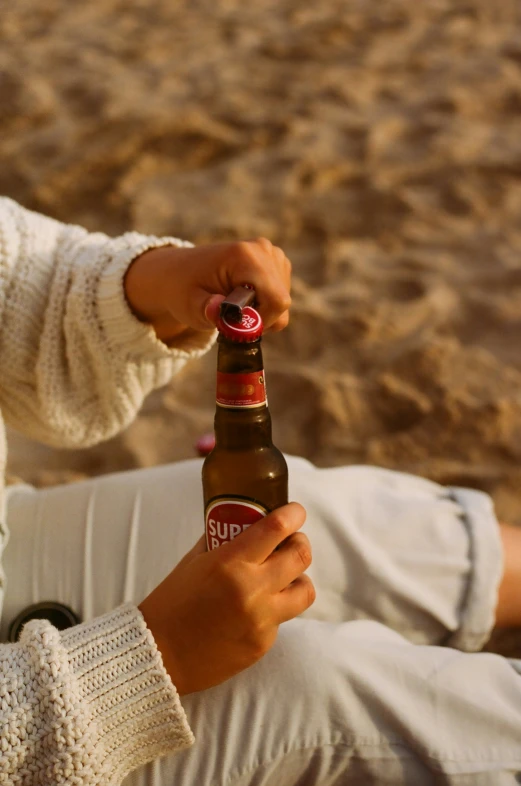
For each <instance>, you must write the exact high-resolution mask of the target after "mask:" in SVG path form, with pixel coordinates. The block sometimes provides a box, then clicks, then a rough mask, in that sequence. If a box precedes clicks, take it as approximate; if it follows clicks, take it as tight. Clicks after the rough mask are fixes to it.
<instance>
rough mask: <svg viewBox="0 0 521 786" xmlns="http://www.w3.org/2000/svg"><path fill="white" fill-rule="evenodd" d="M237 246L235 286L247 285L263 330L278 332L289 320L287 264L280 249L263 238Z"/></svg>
mask: <svg viewBox="0 0 521 786" xmlns="http://www.w3.org/2000/svg"><path fill="white" fill-rule="evenodd" d="M238 245H239V258H238V259H237V261H236V264H235V265H234V270H233V277H234V281H235V282H236V284H238V283H248V284H251V286H253V287H254V289H255V293H256V308H257V310H258V311H259V313H260V315H261V317H262V320H263V322H264V326H265V328H266V329H274V330H282V328H283V327H285V326H286V325H287V323H288V320H289V313H288V312H289V308H290V306H291V296H290V286H291V263H290V261H289V259H288V258H287V257H286V255H285V254H284V252H283V251H282V249H280V248H278V247H277V246H274V245H273V244H272V243H271V242H270V241H269V240H267V239H266V238H258V239H257V240H250V241H245V242H243V243H240V244H238Z"/></svg>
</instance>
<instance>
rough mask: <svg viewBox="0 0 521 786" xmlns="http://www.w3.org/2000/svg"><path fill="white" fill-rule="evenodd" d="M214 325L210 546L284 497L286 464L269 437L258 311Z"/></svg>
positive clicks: (207, 488) (207, 491)
mask: <svg viewBox="0 0 521 786" xmlns="http://www.w3.org/2000/svg"><path fill="white" fill-rule="evenodd" d="M217 327H218V329H219V338H218V360H217V397H216V398H217V402H216V403H217V406H216V411H215V421H214V426H215V447H214V449H213V450H212V451H211V453H209V454H208V455H207V457H206V459H205V461H204V464H203V493H204V506H205V526H206V543H207V547H208V549H209V550H212V549H214V548H217V546H220V545H221V544H222V543H224V542H226V541H229V540H233V538H235V537H237V535H238V534H239V533H241V532H242V531H243V530H245V529H247V528H248V527H250V526H251V525H252V524H254V523H255V522H256V521H258V520H259V519H261V518H262V517H263V516H265V515H266V514H267V513H269V512H270V511H271V510H273V509H274V508H277V507H279V506H280V505H285V504H286V503H287V501H288V467H287V464H286V461H285V459H284V456H283V455H282V453H281V452H280V450H278V449H277V448H276V447H275V445H274V444H273V442H272V440H271V417H270V413H269V410H268V402H267V398H266V385H265V379H264V364H263V361H262V349H261V336H262V328H263V326H262V319H261V316H260V314H259V313H258V312H257V311H256V310H255V309H254V308H252V307H250V306H246V307H245V308H243V309H242V319H241V321H240V322H232V321H231V320H230V319H227V318H226V316H221V318H220V320H219V322H218V325H217Z"/></svg>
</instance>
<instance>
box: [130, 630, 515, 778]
mask: <svg viewBox="0 0 521 786" xmlns="http://www.w3.org/2000/svg"><path fill="white" fill-rule="evenodd" d="M183 704H184V706H185V709H186V712H187V716H188V720H189V723H190V724H191V726H192V729H193V730H194V733H195V736H196V740H197V742H196V745H195V746H194V747H193V748H191V749H190V750H187V751H183V752H182V753H180V754H179V755H178V756H174V757H168V758H166V759H164V760H161V761H158V762H155V763H154V764H153V765H151V766H150V767H148V768H145V769H143V770H142V771H141V772H139V773H135V774H134V775H133V776H132V777H131V778H130V779H129V781H128V782H127V786H167V785H168V786H173V784H175V786H194V785H195V784H197V786H308V785H309V786H371V785H372V784H374V786H404V784H405V786H431V785H434V784H444V786H463V785H464V786H513V784H518V783H520V782H521V677H520V676H519V675H517V674H516V672H515V671H514V669H512V668H511V667H510V665H509V663H508V661H506V660H505V659H504V658H501V657H499V656H497V655H490V654H468V653H461V652H458V651H455V650H451V649H447V648H442V647H432V646H423V645H413V644H411V643H410V642H408V641H406V640H405V639H404V638H402V637H401V636H400V635H399V634H397V633H395V632H394V631H391V630H389V628H386V627H384V626H383V625H380V624H379V623H375V622H370V621H359V622H347V623H341V624H336V625H333V624H330V623H325V622H318V621H314V620H303V619H300V620H295V621H293V622H291V623H288V624H287V625H284V626H283V627H282V629H281V631H280V634H279V639H278V641H277V643H276V644H275V646H274V647H273V649H272V650H271V651H270V652H269V653H268V655H267V656H266V657H265V658H263V659H262V660H261V661H260V662H259V663H257V664H256V665H255V666H253V667H251V668H250V669H248V670H247V671H245V672H243V673H242V674H240V675H238V676H237V677H234V678H233V679H231V680H229V681H227V682H226V683H223V684H222V685H220V686H217V687H216V688H213V689H211V690H208V691H203V692H202V693H199V694H192V695H190V696H186V697H185V698H184V699H183Z"/></svg>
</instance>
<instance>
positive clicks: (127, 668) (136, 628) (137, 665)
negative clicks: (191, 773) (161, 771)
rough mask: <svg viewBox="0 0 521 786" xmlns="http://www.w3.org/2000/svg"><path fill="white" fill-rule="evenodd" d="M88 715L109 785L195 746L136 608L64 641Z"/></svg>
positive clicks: (114, 614) (77, 630) (67, 634)
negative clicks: (146, 766) (147, 764)
mask: <svg viewBox="0 0 521 786" xmlns="http://www.w3.org/2000/svg"><path fill="white" fill-rule="evenodd" d="M61 640H62V644H63V646H64V647H65V650H66V652H67V655H68V660H69V664H70V669H71V672H72V675H73V677H74V678H75V681H76V682H77V685H78V688H79V695H80V697H81V700H82V701H84V702H85V703H86V704H87V705H88V707H89V710H90V714H91V717H92V722H93V724H94V726H95V727H96V737H97V738H98V740H99V742H98V745H97V747H98V748H99V755H100V756H101V757H102V759H103V760H102V762H100V764H101V769H102V771H103V772H104V775H105V777H106V781H104V782H106V783H110V784H112V783H119V782H120V780H122V779H123V778H124V777H125V776H126V775H127V774H128V773H129V772H131V771H132V770H134V769H135V768H136V767H138V766H141V765H143V764H146V763H147V762H149V761H152V760H153V759H156V758H158V757H160V756H164V755H165V754H168V753H172V752H174V751H178V750H180V749H182V748H186V747H188V746H190V745H192V743H193V742H194V737H193V734H192V731H191V729H190V727H189V725H188V721H187V719H186V715H185V712H184V710H183V707H182V705H181V702H180V699H179V696H178V693H177V691H176V689H175V687H174V685H173V684H172V681H171V680H170V677H169V676H168V674H167V672H166V670H165V668H164V666H163V663H162V660H161V655H160V653H159V650H158V649H157V646H156V644H155V641H154V638H153V636H152V634H151V632H150V631H149V629H148V628H147V626H146V624H145V621H144V619H143V616H142V614H141V612H140V611H139V610H138V609H137V608H136V607H135V606H133V605H132V604H126V605H124V606H120V607H119V608H117V609H115V610H114V611H112V612H110V613H108V614H105V615H104V616H102V617H97V618H96V619H94V620H92V621H91V622H87V623H83V624H82V625H77V626H75V627H74V628H70V629H69V630H66V631H64V632H63V633H62V634H61Z"/></svg>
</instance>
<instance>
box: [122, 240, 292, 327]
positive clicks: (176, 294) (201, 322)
mask: <svg viewBox="0 0 521 786" xmlns="http://www.w3.org/2000/svg"><path fill="white" fill-rule="evenodd" d="M290 279H291V264H290V262H289V260H288V259H287V257H286V255H285V254H284V252H283V251H282V249H280V248H277V246H274V245H273V244H272V243H271V242H270V241H269V240H266V239H265V238H259V239H257V240H251V241H239V242H233V243H214V244H211V245H203V246H197V247H195V248H176V247H174V246H163V247H161V248H155V249H152V250H150V251H146V252H145V253H144V254H142V255H141V256H139V257H138V258H137V259H135V260H134V262H133V263H132V264H131V266H130V268H129V270H128V271H127V274H126V276H125V294H126V297H127V300H128V302H129V304H130V307H131V308H132V309H133V311H134V312H135V314H136V315H137V316H138V317H139V318H140V319H142V320H143V321H146V322H150V323H151V324H152V325H153V327H154V328H155V330H156V333H157V335H158V337H159V338H160V339H162V340H163V341H166V342H168V341H169V340H173V339H174V338H176V337H178V336H179V335H181V334H182V333H183V332H185V331H186V330H188V329H193V330H212V329H213V327H214V325H215V321H216V318H217V315H218V312H219V306H220V304H221V302H222V301H223V300H224V298H225V296H226V295H228V294H229V293H230V292H231V291H232V290H233V289H235V287H237V286H240V285H241V284H250V285H251V286H252V287H253V288H254V289H255V293H256V308H257V309H258V311H259V312H260V314H261V317H262V319H263V322H264V325H265V327H266V328H268V329H270V330H282V328H284V327H285V326H286V325H287V323H288V319H289V313H288V309H289V307H290V303H291V298H290Z"/></svg>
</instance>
